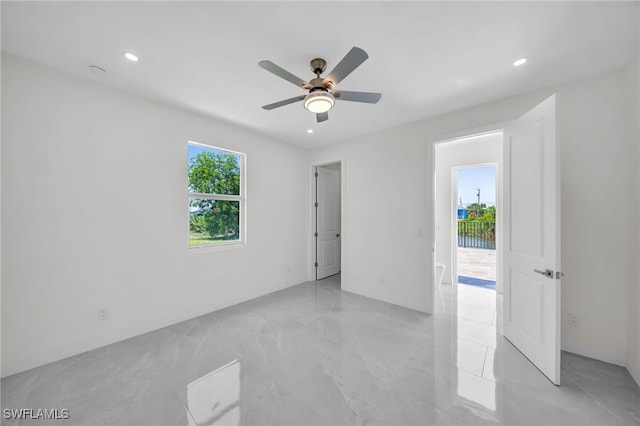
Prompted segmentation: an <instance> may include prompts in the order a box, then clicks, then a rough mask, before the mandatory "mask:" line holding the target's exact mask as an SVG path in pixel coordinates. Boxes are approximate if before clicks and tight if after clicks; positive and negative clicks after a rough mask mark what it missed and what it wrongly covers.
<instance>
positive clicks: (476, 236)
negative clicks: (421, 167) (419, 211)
mask: <svg viewBox="0 0 640 426" xmlns="http://www.w3.org/2000/svg"><path fill="white" fill-rule="evenodd" d="M502 139H503V135H502V132H493V133H486V134H480V135H473V136H468V137H462V138H457V139H453V140H448V141H443V142H441V143H438V144H437V145H436V147H435V172H436V176H435V182H436V183H435V203H434V218H435V234H436V247H435V262H436V265H438V266H437V267H440V268H441V269H444V271H445V273H444V277H443V279H442V283H441V285H444V286H446V285H451V286H452V288H451V290H452V292H454V293H455V294H456V299H455V300H456V308H455V309H456V314H457V316H458V318H460V319H461V321H460V322H459V324H466V323H467V322H469V323H471V322H472V323H473V324H475V325H474V327H482V328H483V329H484V328H486V329H487V332H488V334H491V333H490V332H489V330H490V329H493V330H494V331H493V333H495V332H496V331H497V332H498V334H500V325H499V318H500V317H501V312H500V309H501V306H502V304H501V300H500V297H501V296H500V293H501V285H500V277H499V268H498V265H499V262H500V256H499V252H498V250H499V244H496V235H497V233H498V230H499V229H500V228H499V224H498V223H497V222H495V220H499V213H500V205H499V202H498V201H499V194H500V181H499V179H500V175H499V173H500V162H501V152H502V143H503V140H502ZM478 190H479V191H478ZM478 192H479V193H478ZM478 196H479V199H478ZM491 216H492V217H493V218H494V219H495V220H494V221H492V222H489V223H488V224H485V222H483V221H484V220H487V219H490V218H491ZM487 228H488V229H487ZM488 234H491V235H488ZM436 276H437V275H436ZM436 285H438V283H436ZM462 320H464V321H462ZM465 321H466V322H465Z"/></svg>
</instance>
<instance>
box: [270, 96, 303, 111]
mask: <svg viewBox="0 0 640 426" xmlns="http://www.w3.org/2000/svg"><path fill="white" fill-rule="evenodd" d="M306 97H307V95H300V96H296V97H295V98H289V99H285V100H284V101H280V102H274V103H272V104H269V105H265V106H263V107H262V108H263V109H267V110H271V109H274V108H279V107H281V106H285V105H289V104H292V103H294V102H299V101H301V100H303V99H304V98H306Z"/></svg>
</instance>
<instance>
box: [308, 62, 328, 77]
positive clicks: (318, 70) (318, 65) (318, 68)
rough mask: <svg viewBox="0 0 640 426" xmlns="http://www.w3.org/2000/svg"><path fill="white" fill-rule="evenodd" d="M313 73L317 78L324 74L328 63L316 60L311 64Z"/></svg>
mask: <svg viewBox="0 0 640 426" xmlns="http://www.w3.org/2000/svg"><path fill="white" fill-rule="evenodd" d="M309 65H310V67H311V71H313V73H314V74H315V75H317V76H319V75H320V74H322V73H323V72H324V70H326V69H327V61H325V60H324V59H322V58H314V59H312V60H311V62H310V64H309Z"/></svg>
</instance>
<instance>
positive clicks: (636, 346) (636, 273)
mask: <svg viewBox="0 0 640 426" xmlns="http://www.w3.org/2000/svg"><path fill="white" fill-rule="evenodd" d="M638 76H640V66H639V64H638V61H636V62H635V63H634V64H633V66H631V67H629V69H628V71H627V75H626V77H627V79H628V80H629V82H630V83H629V85H630V88H631V89H630V90H629V91H628V92H627V95H628V97H627V100H628V109H627V112H628V116H629V120H630V121H631V122H633V123H635V126H634V127H633V130H632V131H633V132H634V139H635V141H636V150H637V156H636V158H637V161H638V163H637V164H636V168H635V169H636V174H635V176H633V177H632V179H630V180H631V181H632V182H635V183H636V186H637V188H636V191H635V194H636V200H635V201H636V202H635V203H633V198H631V200H630V201H631V202H629V203H628V205H629V206H630V207H631V206H633V205H635V206H637V207H636V208H637V209H638V210H637V211H639V212H640V120H639V119H638V117H640V78H639V77H638ZM632 194H633V193H632ZM639 222H640V221H638V220H636V221H635V233H636V235H638V238H637V239H636V241H635V246H631V247H630V250H629V264H630V266H631V267H632V269H631V272H630V275H631V276H632V279H631V280H630V281H629V298H628V300H629V312H628V314H629V320H628V323H629V337H628V340H629V348H628V351H627V369H628V370H629V372H630V373H631V375H632V376H633V378H634V379H635V381H636V383H638V385H640V262H638V258H639V256H638V254H637V253H638V251H639V250H640V226H639ZM633 231H634V229H633V228H631V229H630V232H629V233H630V234H633ZM634 255H635V257H634Z"/></svg>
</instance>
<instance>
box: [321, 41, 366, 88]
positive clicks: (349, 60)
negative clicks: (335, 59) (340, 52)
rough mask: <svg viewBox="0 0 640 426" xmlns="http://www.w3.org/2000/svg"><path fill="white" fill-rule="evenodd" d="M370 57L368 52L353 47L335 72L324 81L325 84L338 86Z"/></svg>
mask: <svg viewBox="0 0 640 426" xmlns="http://www.w3.org/2000/svg"><path fill="white" fill-rule="evenodd" d="M368 57H369V55H367V52H365V51H364V50H362V49H360V48H359V47H352V48H351V50H350V51H349V53H347V54H346V55H345V57H344V58H342V60H341V61H340V62H339V63H338V65H336V67H335V68H334V69H333V71H331V72H330V73H329V75H328V76H327V77H326V78H325V79H324V82H325V84H328V85H329V86H330V87H335V86H337V85H338V83H340V82H341V81H342V80H344V78H345V77H346V76H348V75H349V74H351V72H352V71H353V70H355V69H356V68H358V67H359V66H360V64H362V63H363V62H364V61H366V60H367V58H368Z"/></svg>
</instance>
